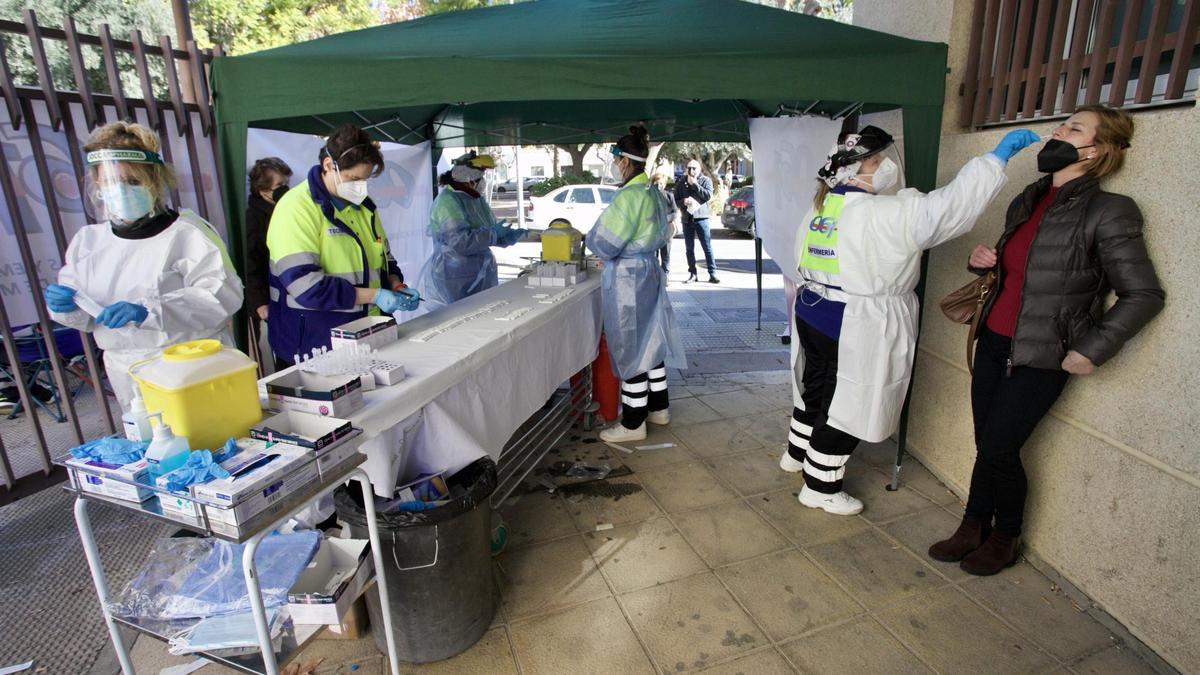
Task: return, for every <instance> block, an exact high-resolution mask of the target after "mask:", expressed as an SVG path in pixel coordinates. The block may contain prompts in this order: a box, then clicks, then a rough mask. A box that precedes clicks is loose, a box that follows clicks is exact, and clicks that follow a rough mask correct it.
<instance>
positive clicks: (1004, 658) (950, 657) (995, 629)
mask: <svg viewBox="0 0 1200 675" xmlns="http://www.w3.org/2000/svg"><path fill="white" fill-rule="evenodd" d="M878 618H879V620H880V621H881V622H883V623H884V624H885V625H887V626H888V628H890V629H892V630H893V631H895V632H896V634H897V635H899V636H900V638H901V639H902V640H904V641H905V643H906V644H908V645H909V647H911V648H912V649H913V651H915V652H916V653H917V654H919V655H920V656H921V658H922V659H925V661H926V662H928V663H929V664H930V665H932V666H933V667H934V668H937V669H938V670H939V671H941V672H945V673H1032V672H1037V671H1044V670H1048V669H1049V668H1051V667H1052V666H1053V665H1054V664H1055V662H1054V660H1053V659H1051V658H1050V656H1048V655H1047V654H1045V653H1043V652H1042V651H1041V650H1039V649H1038V648H1037V647H1035V646H1034V645H1033V644H1032V643H1030V642H1028V641H1026V640H1025V639H1024V638H1022V637H1021V636H1020V635H1017V634H1016V633H1014V632H1012V631H1011V630H1010V629H1009V628H1008V627H1006V626H1005V625H1004V624H1002V623H1000V622H999V621H997V620H996V619H995V618H993V617H992V616H991V615H989V614H988V613H987V612H985V611H983V610H982V609H980V608H979V606H978V605H976V604H975V603H974V602H972V601H971V599H970V598H968V597H967V596H966V595H964V594H963V593H961V592H960V591H959V590H958V589H957V588H954V587H952V586H950V587H946V588H942V589H939V590H936V591H934V592H932V593H926V594H925V595H922V596H919V597H916V598H912V599H910V600H908V601H906V602H903V603H900V604H898V605H896V606H894V607H891V608H889V609H887V610H885V611H883V612H880V613H879V615H878Z"/></svg>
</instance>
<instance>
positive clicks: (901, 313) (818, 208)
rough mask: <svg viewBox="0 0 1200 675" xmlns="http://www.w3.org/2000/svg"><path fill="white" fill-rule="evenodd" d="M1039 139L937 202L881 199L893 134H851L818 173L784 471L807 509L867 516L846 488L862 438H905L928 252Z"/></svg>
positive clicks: (961, 227) (802, 255) (966, 173)
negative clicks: (800, 477)
mask: <svg viewBox="0 0 1200 675" xmlns="http://www.w3.org/2000/svg"><path fill="white" fill-rule="evenodd" d="M1037 140H1038V138H1037V136H1036V135H1035V134H1034V133H1033V132H1030V131H1028V130H1024V129H1022V130H1019V131H1014V132H1011V133H1009V134H1008V135H1007V136H1005V137H1004V139H1003V140H1002V141H1001V142H1000V144H999V145H998V146H997V147H996V149H995V150H993V151H992V152H990V153H988V154H986V155H983V156H982V157H977V158H975V159H972V160H971V161H969V162H967V164H966V165H965V166H964V167H963V168H962V169H961V170H960V171H959V172H958V175H957V176H955V178H954V180H952V181H950V183H949V184H947V185H946V186H945V187H942V188H938V189H937V190H934V191H932V192H930V193H929V194H922V193H920V192H918V191H917V190H915V189H904V190H900V191H899V192H898V193H896V194H894V195H886V194H879V193H881V192H884V191H886V190H888V189H889V188H890V187H892V186H893V185H895V184H896V183H897V181H898V180H899V178H900V164H899V162H898V161H897V160H898V159H899V157H898V155H897V153H896V151H895V147H894V145H893V142H892V137H891V136H890V135H889V134H888V133H887V132H886V131H884V130H882V129H879V128H878V127H874V126H868V127H865V128H863V129H862V130H861V131H860V132H859V133H857V134H847V135H846V136H845V137H844V138H843V139H842V140H841V142H839V143H838V144H837V145H836V146H835V147H834V148H833V150H832V151H831V152H830V154H829V156H828V160H827V162H826V163H825V166H824V167H822V168H821V169H820V170H819V171H818V172H817V175H818V182H819V186H818V190H817V194H816V197H815V198H814V200H813V208H812V210H810V211H809V212H808V214H807V215H806V216H805V218H804V220H803V221H802V222H803V223H804V226H803V227H802V228H801V230H800V232H799V233H797V240H796V245H797V259H798V260H799V261H800V264H799V269H798V271H799V273H800V275H801V277H803V279H804V281H803V283H802V284H801V288H800V292H799V294H798V296H797V298H796V304H795V311H794V314H795V315H794V321H795V329H794V331H793V339H792V367H793V374H792V375H793V377H792V383H793V387H792V392H793V395H792V397H793V404H794V406H795V407H794V409H793V411H792V421H791V428H790V430H789V431H790V433H789V434H788V449H787V451H786V452H785V453H784V454H783V457H782V458H781V459H780V468H782V469H783V470H784V471H788V472H801V471H803V472H804V487H803V488H801V490H800V495H799V499H800V503H801V504H803V505H805V506H807V507H809V508H817V509H822V510H824V511H826V512H828V513H833V514H838V515H853V514H856V513H859V512H861V511H862V508H863V505H862V502H861V501H859V500H858V499H856V498H854V497H852V496H850V495H849V494H847V493H846V492H845V491H843V490H842V479H843V477H844V475H845V472H846V466H845V465H846V460H848V459H849V458H850V453H851V452H853V451H854V448H855V447H856V446H857V445H858V443H859V441H860V440H865V441H867V442H870V443H876V442H879V441H882V440H883V439H885V438H887V437H888V436H890V435H892V433H893V432H895V431H896V428H897V426H898V425H899V421H900V411H901V409H902V408H903V406H904V397H905V394H906V393H907V391H908V382H909V378H910V377H911V375H912V363H913V357H914V354H915V351H916V341H917V318H918V316H919V312H920V307H919V304H918V302H917V296H916V293H914V292H913V290H914V289H915V288H916V286H917V281H918V280H919V278H920V261H921V252H922V251H924V250H925V249H928V248H932V247H934V246H937V245H938V244H941V243H943V242H946V241H949V240H951V239H953V238H955V237H958V236H960V235H962V234H965V233H966V232H969V231H970V230H971V228H972V227H973V226H974V225H975V221H976V219H978V218H979V216H980V214H981V213H983V210H984V208H986V207H987V205H988V203H989V202H991V201H992V199H993V198H994V197H995V196H996V194H997V193H998V192H999V191H1000V188H1001V187H1003V185H1004V183H1005V181H1006V179H1005V176H1004V167H1005V165H1006V164H1007V162H1008V159H1009V158H1010V157H1012V156H1013V155H1015V154H1016V153H1017V152H1018V151H1020V150H1021V149H1022V148H1024V147H1026V146H1028V145H1029V144H1031V143H1034V142H1036V141H1037Z"/></svg>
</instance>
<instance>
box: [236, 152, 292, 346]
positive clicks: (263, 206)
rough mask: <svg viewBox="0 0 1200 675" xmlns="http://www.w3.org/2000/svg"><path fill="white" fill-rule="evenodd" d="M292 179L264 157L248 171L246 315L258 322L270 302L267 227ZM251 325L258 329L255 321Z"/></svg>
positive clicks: (273, 160)
mask: <svg viewBox="0 0 1200 675" xmlns="http://www.w3.org/2000/svg"><path fill="white" fill-rule="evenodd" d="M291 177H292V168H291V167H290V166H288V165H287V163H285V162H284V161H283V160H282V159H279V158H278V157H263V158H262V159H260V160H258V161H256V162H255V163H254V166H253V167H251V168H250V197H249V198H248V199H247V200H246V312H247V313H249V314H250V315H251V316H255V317H257V318H258V319H259V321H266V320H267V305H268V304H270V302H271V296H270V290H269V288H268V282H267V275H268V273H269V272H270V269H271V255H270V253H269V252H268V251H267V224H269V223H270V222H271V214H272V213H274V212H275V203H276V202H278V201H279V198H280V197H283V194H284V193H285V192H287V190H288V180H289V179H291ZM252 325H254V326H255V327H258V321H255V322H253V323H252ZM254 337H255V338H256V339H257V337H258V336H257V335H255V336H254Z"/></svg>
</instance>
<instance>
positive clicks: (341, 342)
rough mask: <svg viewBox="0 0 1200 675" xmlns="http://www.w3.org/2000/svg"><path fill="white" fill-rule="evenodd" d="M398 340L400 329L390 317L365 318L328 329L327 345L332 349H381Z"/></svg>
mask: <svg viewBox="0 0 1200 675" xmlns="http://www.w3.org/2000/svg"><path fill="white" fill-rule="evenodd" d="M399 339H400V328H399V326H397V325H396V319H395V318H393V317H391V316H365V317H363V318H361V319H356V320H354V321H351V322H349V323H344V324H342V325H340V326H335V327H334V328H330V329H329V343H330V346H331V347H332V348H333V349H338V348H339V347H348V346H352V345H356V344H366V345H370V346H371V349H383V348H384V347H386V346H388V345H390V344H392V343H393V342H396V341H397V340H399Z"/></svg>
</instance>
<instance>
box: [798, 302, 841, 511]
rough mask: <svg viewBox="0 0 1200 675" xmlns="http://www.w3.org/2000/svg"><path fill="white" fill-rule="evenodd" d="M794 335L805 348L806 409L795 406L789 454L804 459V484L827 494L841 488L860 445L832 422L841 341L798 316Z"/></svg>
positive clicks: (838, 490)
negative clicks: (832, 404)
mask: <svg viewBox="0 0 1200 675" xmlns="http://www.w3.org/2000/svg"><path fill="white" fill-rule="evenodd" d="M792 339H798V340H799V341H800V349H803V350H804V374H803V377H802V380H801V381H802V382H803V383H804V394H803V395H802V396H801V398H802V399H803V402H804V409H800V408H799V407H795V408H792V423H791V427H790V429H789V430H788V455H790V456H791V458H792V459H794V460H796V461H797V462H803V463H804V484H805V485H807V486H808V487H809V488H810V489H812V490H816V491H817V492H823V493H826V494H834V493H836V492H841V490H842V478H843V477H844V476H845V475H846V461H847V460H848V459H850V453H852V452H854V448H855V447H857V446H858V439H857V438H855V437H854V436H851V435H850V434H848V433H846V432H844V431H842V430H841V429H837V428H834V427H831V426H829V424H828V415H829V405H830V404H831V403H832V402H833V391H834V387H836V386H837V364H838V343H837V340H834V339H833V338H830V337H829V336H827V335H825V334H824V333H821V332H820V331H818V330H817V329H815V328H813V327H812V326H810V325H808V324H807V323H805V322H804V321H801V320H800V319H796V335H794V336H793V338H792ZM793 377H795V375H794V374H793Z"/></svg>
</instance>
